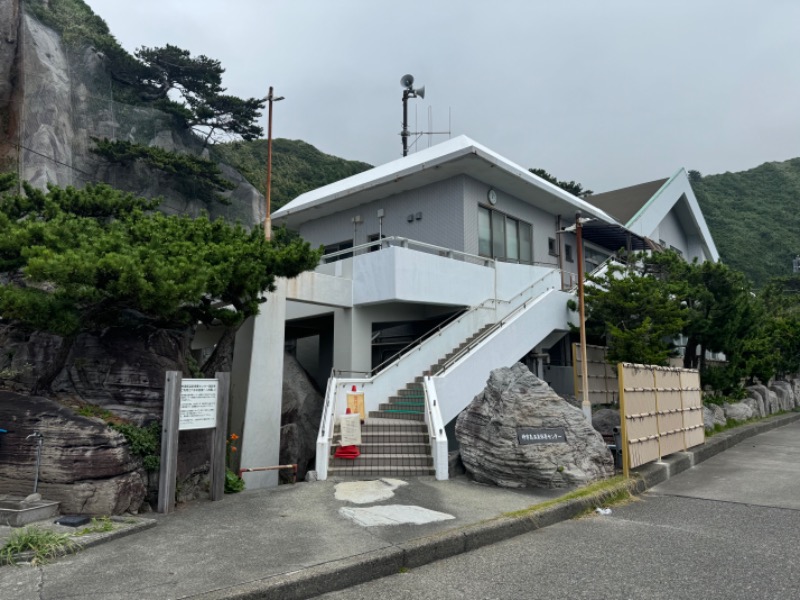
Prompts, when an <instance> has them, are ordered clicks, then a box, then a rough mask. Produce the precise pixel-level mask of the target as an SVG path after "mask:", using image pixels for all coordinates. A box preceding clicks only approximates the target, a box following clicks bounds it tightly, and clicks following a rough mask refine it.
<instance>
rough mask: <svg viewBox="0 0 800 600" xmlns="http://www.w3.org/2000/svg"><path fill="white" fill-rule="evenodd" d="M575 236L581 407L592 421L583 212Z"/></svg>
mask: <svg viewBox="0 0 800 600" xmlns="http://www.w3.org/2000/svg"><path fill="white" fill-rule="evenodd" d="M575 236H576V238H577V242H576V246H577V251H578V307H579V313H580V326H581V392H582V396H583V401H582V402H581V408H582V409H583V414H584V415H586V420H587V421H589V423H591V422H592V404H591V403H590V402H589V365H588V364H587V362H586V313H585V309H584V298H583V225H582V224H581V213H579V212H578V213H575Z"/></svg>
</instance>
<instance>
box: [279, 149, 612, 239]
mask: <svg viewBox="0 0 800 600" xmlns="http://www.w3.org/2000/svg"><path fill="white" fill-rule="evenodd" d="M456 175H467V176H469V177H472V178H474V179H477V180H478V181H482V182H484V183H486V184H487V185H490V186H494V187H497V188H498V189H502V190H503V191H504V192H506V193H508V194H512V195H514V196H516V197H517V198H520V199H521V200H523V201H525V202H527V203H529V204H531V205H533V206H536V207H538V208H541V209H543V210H546V211H547V212H549V213H551V214H563V215H570V214H574V213H576V212H581V214H582V215H584V216H588V217H594V218H596V219H600V220H601V221H604V222H606V223H611V224H617V225H619V223H618V221H617V220H616V219H615V218H614V217H612V216H611V215H610V214H608V213H607V212H605V211H604V210H602V209H600V208H598V207H596V206H594V205H592V204H590V203H588V202H586V201H584V200H582V199H581V198H577V197H575V196H573V195H572V194H570V193H569V192H566V191H564V190H562V189H561V188H560V187H558V186H556V185H554V184H552V183H550V182H549V181H545V180H544V179H541V178H540V177H537V176H536V175H534V174H533V173H531V172H530V171H528V169H526V168H525V167H521V166H519V165H517V164H515V163H513V162H511V161H510V160H508V159H506V158H504V157H502V156H500V155H499V154H497V153H495V152H493V151H491V150H489V149H488V148H486V147H485V146H482V145H481V144H478V143H477V142H475V141H473V140H471V139H470V138H468V137H467V136H463V135H462V136H458V137H456V138H453V139H451V140H448V141H446V142H444V143H442V144H437V145H435V146H432V147H430V148H427V149H425V150H421V151H420V152H417V153H415V154H411V155H409V156H406V157H403V158H400V159H397V160H394V161H392V162H389V163H386V164H384V165H380V166H378V167H374V168H372V169H370V170H368V171H364V172H363V173H358V174H357V175H353V176H351V177H347V178H346V179H342V180H341V181H337V182H334V183H331V184H329V185H326V186H323V187H321V188H317V189H316V190H311V191H310V192H306V193H305V194H302V195H300V196H298V197H297V198H295V199H294V200H292V201H291V202H289V203H288V204H286V205H285V206H283V207H282V208H280V209H278V210H277V211H275V212H274V213H273V214H272V221H273V223H275V224H276V225H286V226H288V227H290V228H296V227H298V226H299V225H301V224H302V223H305V222H307V221H311V220H314V219H318V218H320V217H324V216H327V215H330V214H334V213H337V212H340V211H342V210H347V209H351V208H355V207H357V206H359V205H362V204H366V203H368V202H372V201H373V200H378V199H381V198H386V197H388V196H391V195H394V194H398V193H401V192H405V191H408V190H412V189H416V188H419V187H422V186H425V185H429V184H431V183H434V182H437V181H442V180H445V179H449V178H451V177H453V176H456Z"/></svg>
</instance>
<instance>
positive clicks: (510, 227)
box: [478, 206, 533, 264]
mask: <svg viewBox="0 0 800 600" xmlns="http://www.w3.org/2000/svg"><path fill="white" fill-rule="evenodd" d="M478 253H479V254H480V255H481V256H488V257H490V258H496V259H500V260H506V261H509V262H522V263H527V264H530V263H532V262H533V227H532V226H531V224H530V223H525V222H524V221H520V220H519V219H514V218H512V217H509V216H508V215H505V214H503V213H501V212H499V211H496V210H492V209H490V208H486V207H485V206H479V207H478Z"/></svg>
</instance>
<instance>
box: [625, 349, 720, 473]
mask: <svg viewBox="0 0 800 600" xmlns="http://www.w3.org/2000/svg"><path fill="white" fill-rule="evenodd" d="M618 378H619V399H620V417H621V418H620V422H621V426H622V465H623V471H624V474H625V476H626V477H627V476H628V471H629V469H631V468H634V467H638V466H640V465H643V464H645V463H648V462H652V461H654V460H660V459H661V458H662V457H663V456H667V455H669V454H673V453H675V452H680V451H683V450H686V449H687V448H691V447H693V446H698V445H700V444H702V443H704V442H705V429H704V427H703V397H702V392H701V388H700V374H699V373H698V372H697V371H696V370H693V369H678V368H673V367H656V366H652V365H634V364H629V363H620V364H619V365H618Z"/></svg>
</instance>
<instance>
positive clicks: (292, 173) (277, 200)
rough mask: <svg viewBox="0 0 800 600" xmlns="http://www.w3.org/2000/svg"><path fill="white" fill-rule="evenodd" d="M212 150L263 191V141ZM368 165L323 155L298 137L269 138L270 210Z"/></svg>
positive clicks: (264, 154) (264, 179) (265, 162)
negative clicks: (270, 155) (270, 142)
mask: <svg viewBox="0 0 800 600" xmlns="http://www.w3.org/2000/svg"><path fill="white" fill-rule="evenodd" d="M212 151H213V152H214V153H215V154H216V155H217V158H219V159H220V160H222V161H224V162H226V163H228V164H229V165H231V166H232V167H233V168H235V169H236V170H237V171H239V172H240V173H241V174H242V175H244V177H245V178H246V179H247V180H248V181H249V182H250V183H251V184H252V185H253V186H255V187H256V188H257V189H258V190H259V191H260V192H261V193H262V194H263V193H264V188H265V185H266V179H267V140H254V141H252V142H229V143H226V144H215V145H214V146H213V147H212ZM371 168H372V165H368V164H367V163H363V162H359V161H353V160H345V159H343V158H338V157H336V156H331V155H330V154H325V153H324V152H320V151H319V150H317V149H316V148H315V147H314V146H312V145H311V144H307V143H306V142H303V141H301V140H285V139H275V140H272V190H271V193H270V204H271V209H272V210H273V211H274V210H276V209H278V208H280V207H281V206H283V205H284V204H286V203H287V202H289V201H290V200H293V199H294V198H296V197H297V196H299V195H300V194H302V193H304V192H307V191H309V190H313V189H315V188H318V187H321V186H323V185H327V184H328V183H333V182H334V181H338V180H340V179H344V178H345V177H350V176H351V175H355V174H356V173H361V172H362V171H366V170H367V169H371Z"/></svg>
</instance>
